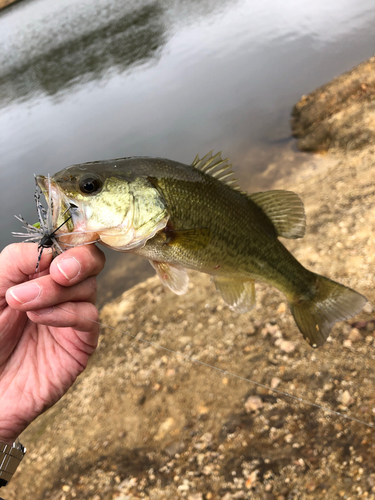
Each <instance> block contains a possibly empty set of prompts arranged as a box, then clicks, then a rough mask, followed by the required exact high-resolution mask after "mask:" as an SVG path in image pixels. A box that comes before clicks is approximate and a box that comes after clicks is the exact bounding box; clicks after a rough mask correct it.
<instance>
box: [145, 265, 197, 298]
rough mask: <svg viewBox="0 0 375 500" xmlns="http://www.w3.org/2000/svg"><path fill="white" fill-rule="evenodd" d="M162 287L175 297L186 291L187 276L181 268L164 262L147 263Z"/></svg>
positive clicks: (187, 284)
mask: <svg viewBox="0 0 375 500" xmlns="http://www.w3.org/2000/svg"><path fill="white" fill-rule="evenodd" d="M149 262H150V264H151V265H152V267H153V268H154V269H155V271H156V274H157V275H158V276H159V278H160V281H161V282H162V283H163V285H164V286H166V287H168V288H169V289H170V290H172V292H174V293H175V294H177V295H183V294H184V293H186V292H187V291H188V286H189V276H188V274H187V272H186V269H184V268H183V267H178V266H173V265H171V264H167V263H166V262H156V261H153V260H150V261H149Z"/></svg>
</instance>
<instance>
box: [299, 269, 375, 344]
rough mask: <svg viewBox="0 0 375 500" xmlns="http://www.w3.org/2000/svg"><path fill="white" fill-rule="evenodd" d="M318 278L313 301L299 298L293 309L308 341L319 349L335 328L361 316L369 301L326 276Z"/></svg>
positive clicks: (317, 275) (316, 277)
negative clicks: (341, 323)
mask: <svg viewBox="0 0 375 500" xmlns="http://www.w3.org/2000/svg"><path fill="white" fill-rule="evenodd" d="M314 276H315V279H316V282H315V285H314V288H313V289H314V291H313V294H312V295H311V296H310V297H309V298H308V297H298V298H296V300H294V301H293V302H291V303H290V304H289V306H290V309H291V311H292V314H293V316H294V319H295V322H296V323H297V326H298V328H299V329H300V331H301V333H302V335H303V336H304V338H305V339H306V340H307V341H308V342H309V344H310V345H311V346H312V347H319V346H321V345H322V344H324V342H325V341H326V339H327V337H328V335H329V332H330V331H331V328H332V327H333V325H334V324H335V323H336V322H337V321H342V320H344V319H349V318H351V317H352V316H355V315H356V314H358V313H359V312H360V311H361V309H362V308H363V306H364V305H365V304H366V302H367V299H366V297H364V296H363V295H361V294H360V293H357V292H355V291H354V290H352V289H351V288H348V287H346V286H344V285H340V284H339V283H336V282H335V281H332V280H330V279H328V278H325V277H324V276H320V275H319V274H314Z"/></svg>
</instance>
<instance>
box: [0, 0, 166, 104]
mask: <svg viewBox="0 0 375 500" xmlns="http://www.w3.org/2000/svg"><path fill="white" fill-rule="evenodd" d="M162 14H163V11H162V8H161V5H160V2H155V3H153V4H150V5H145V6H143V7H140V8H138V9H134V10H133V11H131V12H127V13H126V14H124V15H122V16H121V17H119V18H118V19H114V20H113V19H112V20H110V21H109V22H108V23H107V24H104V25H102V26H100V27H99V28H97V29H95V30H93V31H90V32H86V33H83V34H80V35H78V36H77V37H76V38H72V39H67V40H64V41H63V42H62V43H60V44H58V45H52V47H48V48H47V50H46V52H44V53H42V54H38V55H36V56H33V55H32V54H30V56H29V57H28V58H27V60H26V61H24V62H23V63H22V64H20V65H16V66H13V67H11V68H10V69H9V70H8V71H5V72H2V74H1V76H0V100H1V101H2V102H3V103H9V102H11V101H14V100H15V99H17V98H28V99H30V98H33V97H35V94H37V93H45V94H47V95H54V94H56V93H57V92H62V91H65V92H66V91H67V89H68V88H69V87H70V86H72V85H77V84H84V83H85V82H89V81H90V80H99V79H100V78H101V77H103V75H104V74H105V73H106V72H107V71H108V70H112V71H117V72H119V73H120V72H123V71H125V70H127V69H128V68H130V67H131V66H134V65H136V64H141V63H144V62H146V61H147V60H149V59H152V58H156V57H157V54H158V53H159V54H160V51H159V49H160V47H161V46H162V45H163V43H164V42H165V27H164V26H163V15H162Z"/></svg>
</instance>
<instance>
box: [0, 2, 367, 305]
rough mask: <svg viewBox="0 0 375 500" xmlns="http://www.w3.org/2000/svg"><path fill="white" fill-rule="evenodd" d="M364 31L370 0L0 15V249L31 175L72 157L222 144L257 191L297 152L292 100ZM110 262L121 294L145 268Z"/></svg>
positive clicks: (348, 58)
mask: <svg viewBox="0 0 375 500" xmlns="http://www.w3.org/2000/svg"><path fill="white" fill-rule="evenodd" d="M374 23H375V11H374V9H373V0H363V1H361V2H355V1H354V0H343V1H342V2H327V1H326V0H316V1H314V2H300V1H299V0H285V1H284V2H276V1H275V0H264V1H263V2H255V1H254V0H191V1H189V2H181V1H179V0H165V1H163V2H160V1H150V0H136V1H135V0H134V1H127V2H123V1H122V0H80V2H77V1H76V0H54V1H53V2H51V1H49V0H22V1H21V2H19V3H17V4H14V5H13V6H12V7H10V8H8V9H6V10H4V11H1V12H0V47H1V50H0V166H1V168H0V185H1V187H2V196H1V198H0V200H1V201H0V204H1V219H0V224H1V227H0V248H1V247H3V246H5V245H6V244H8V243H10V242H12V237H11V231H17V230H19V225H18V223H17V221H15V219H14V218H13V215H14V214H18V213H21V214H22V215H24V216H25V218H26V219H27V220H29V221H30V222H35V218H36V214H35V206H34V202H33V192H34V181H33V173H40V174H47V173H51V174H52V173H54V172H56V171H58V170H60V169H61V168H63V167H65V166H67V165H70V164H73V163H81V162H85V161H90V160H99V159H105V158H107V159H108V158H116V157H117V158H118V157H123V156H133V155H139V156H159V157H167V158H171V159H174V160H178V161H182V162H185V163H191V162H192V160H193V159H194V157H195V155H196V154H197V153H199V154H200V155H201V156H202V155H204V154H206V153H207V152H208V151H210V150H212V149H213V150H215V151H220V150H222V151H223V154H224V155H227V156H229V158H230V160H231V162H233V164H234V166H235V169H236V171H237V173H238V178H239V180H240V183H241V186H242V187H243V188H246V189H248V190H250V191H251V190H254V189H257V188H259V187H261V188H266V187H267V186H268V185H269V182H270V180H269V179H270V177H262V176H259V175H257V174H261V173H262V172H263V171H265V170H267V171H268V172H271V174H272V176H280V175H283V173H284V172H286V171H288V169H290V168H291V166H292V165H293V166H295V165H297V164H298V162H299V161H301V159H303V158H304V156H303V155H302V153H297V152H295V151H294V146H293V141H292V140H291V138H290V129H289V115H290V110H291V108H292V106H293V104H294V103H295V102H296V101H297V100H298V99H299V97H300V96H301V95H302V94H305V93H307V92H309V91H311V90H313V89H314V88H315V87H317V86H318V85H321V84H322V83H324V82H326V81H328V80H330V79H331V78H332V77H334V76H336V75H338V74H340V73H342V72H343V71H345V70H348V69H349V68H350V67H352V66H353V65H355V64H357V63H359V62H360V61H362V60H364V59H366V58H368V57H370V56H371V55H372V52H373V47H374V46H375V31H374V30H373V26H374ZM267 183H268V184H267ZM111 255H112V256H113V255H114V252H108V258H109V263H108V266H107V273H108V277H109V276H110V273H111V272H112V271H111V269H118V268H119V267H120V266H121V262H127V263H128V268H127V269H125V270H124V271H123V272H122V271H121V274H120V273H119V272H118V271H116V273H114V276H116V277H118V278H120V277H121V279H118V282H119V286H118V289H119V290H120V289H121V287H122V286H123V287H124V288H126V287H127V285H132V284H134V283H135V282H136V281H137V279H139V278H140V277H142V278H143V277H145V276H147V275H149V274H152V270H151V269H150V268H149V265H148V263H147V262H146V263H143V261H142V260H139V259H137V258H136V257H134V258H133V257H132V258H131V259H126V257H124V256H121V255H116V258H115V257H111ZM106 279H107V278H106V276H105V275H104V276H103V278H102V280H103V283H105V284H106V287H107V289H108V282H107V281H106ZM122 283H124V285H122ZM116 293H117V292H116ZM106 297H107V296H106ZM107 298H108V297H107Z"/></svg>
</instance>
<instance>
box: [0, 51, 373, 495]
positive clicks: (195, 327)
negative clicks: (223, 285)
mask: <svg viewBox="0 0 375 500" xmlns="http://www.w3.org/2000/svg"><path fill="white" fill-rule="evenodd" d="M373 64H374V61H373V59H371V60H370V61H369V62H367V63H363V65H361V66H362V67H363V68H367V67H370V66H371V65H373ZM368 65H370V66H368ZM361 66H358V67H357V70H358V68H360V67H361ZM357 70H356V71H357ZM340 78H341V80H340ZM340 78H339V79H336V80H335V85H336V88H337V89H338V88H339V87H338V83H337V82H338V81H343V82H346V81H347V80H346V77H345V75H344V76H343V77H340ZM358 78H359V77H358ZM358 81H359V80H358ZM330 85H331V84H328V85H327V86H325V88H326V89H327V90H326V91H325V93H324V92H323V93H322V92H321V91H320V92H318V91H315V93H313V94H311V95H310V96H307V97H305V98H304V99H303V102H304V103H305V104H304V105H303V104H301V103H300V104H298V105H297V107H298V109H299V110H300V111H301V116H302V110H303V109H307V106H309V109H311V110H312V111H311V114H312V115H314V113H315V114H316V115H317V116H318V115H319V116H321V117H323V116H324V113H323V112H322V111H321V112H320V114H319V113H318V112H317V111H314V110H316V109H318V104H315V100H316V102H317V103H319V102H322V101H324V100H325V101H326V102H327V100H328V96H330V97H329V101H330V102H331V104H332V108H331V109H335V110H336V111H335V113H334V114H333V113H331V115H330V117H328V114H327V117H326V118H324V119H323V118H322V119H321V120H320V122H319V123H322V122H324V120H328V121H329V120H330V119H331V118H333V117H335V120H336V122H335V123H336V125H337V127H338V123H339V122H338V120H339V116H340V113H341V116H342V117H343V119H344V125H345V123H346V121H345V120H346V117H347V115H346V114H345V112H344V110H345V109H347V107H346V106H347V105H348V102H349V101H350V99H351V98H350V97H348V98H346V99H344V98H343V97H342V96H343V95H344V94H345V95H349V94H348V93H346V88H347V86H346V83H345V84H344V87H343V89H342V90H341V91H340V92H337V95H336V96H335V94H334V93H333V90H330V89H333V87H330ZM314 95H315V96H316V98H314V97H313V96H314ZM351 95H352V94H351ZM356 96H360V94H356ZM354 100H355V102H356V103H357V101H358V100H359V97H355V99H354ZM340 102H341V103H343V104H342V106H343V108H342V109H343V111H340V109H341V108H340V104H339V103H340ZM360 102H361V103H362V104H361V106H362V108H361V109H362V110H363V113H362V117H363V120H364V123H367V120H368V113H370V114H371V112H372V111H371V107H369V101H368V100H367V99H361V101H360ZM333 103H336V104H335V106H333ZM370 104H371V102H370ZM314 106H315V107H314ZM349 107H350V106H349ZM296 109H297V108H296ZM319 109H322V108H319ZM357 109H359V108H358V106H357ZM295 113H296V112H295ZM303 113H304V114H303V116H304V117H305V118H304V121H305V122H306V123H310V122H311V123H318V120H317V119H316V118H314V119H311V118H310V119H309V116H308V115H307V114H305V111H304V112H303ZM358 116H359V114H358ZM309 120H310V121H309ZM366 127H368V125H366ZM363 128H365V127H363ZM332 137H333V136H332ZM335 137H336V136H335ZM370 142H371V141H370ZM370 142H367V143H366V145H364V143H362V146H361V148H359V149H356V150H345V151H339V150H336V151H333V152H332V153H330V154H328V155H311V156H309V158H308V159H307V160H306V162H305V164H304V165H303V168H301V169H300V170H299V171H298V172H297V173H294V174H292V175H291V176H290V177H289V178H287V179H283V180H282V181H281V180H280V181H278V182H277V183H276V185H275V187H276V188H284V189H292V190H294V191H296V192H297V193H298V194H299V195H300V196H301V198H302V199H303V200H304V203H305V207H306V213H307V234H306V236H305V237H304V238H303V240H301V241H288V242H286V243H287V244H288V247H289V248H290V249H291V251H293V253H294V255H295V256H296V257H297V258H298V259H299V260H300V261H302V262H303V264H304V265H306V266H307V267H309V268H310V269H312V270H313V271H315V272H319V273H322V274H325V275H327V276H329V277H331V278H332V279H335V280H338V281H341V282H343V283H344V284H346V285H349V286H351V287H353V288H355V289H357V290H358V291H360V292H362V293H363V294H365V295H366V296H367V297H368V298H369V300H370V305H368V306H366V308H365V310H364V311H363V312H362V313H361V314H360V315H359V316H357V317H356V318H355V319H353V320H350V321H346V322H342V323H340V324H338V325H337V326H336V327H335V328H334V329H333V331H332V334H331V336H330V338H329V341H328V342H327V343H326V345H325V346H323V347H322V348H320V349H318V350H312V349H311V348H310V347H309V346H308V345H307V344H306V342H305V341H304V340H303V339H302V337H301V335H300V334H299V332H298V331H297V328H296V326H295V325H294V322H293V320H292V318H291V315H290V313H289V311H288V310H287V307H286V304H285V299H284V297H283V296H282V295H281V294H279V293H278V292H277V291H276V290H275V289H272V288H271V287H268V286H265V285H262V284H260V285H258V286H257V307H256V309H255V310H254V311H252V312H251V313H247V314H243V315H238V314H235V313H232V312H231V311H230V310H229V309H228V308H227V307H226V306H225V305H223V303H222V301H221V299H220V297H219V296H218V294H216V293H215V292H214V287H213V285H212V283H210V280H209V278H208V277H206V276H204V275H199V274H192V285H191V287H190V289H189V292H188V293H187V294H186V295H185V296H180V297H177V296H175V295H173V294H172V293H170V292H169V291H166V290H165V289H163V287H162V286H161V285H160V283H159V282H158V280H157V278H151V279H149V280H148V281H146V282H145V283H142V284H140V285H137V286H135V287H134V288H133V289H131V290H129V291H127V292H126V293H124V294H123V295H122V297H120V298H119V299H117V300H116V301H114V302H112V303H110V304H108V305H106V306H105V307H104V308H103V309H102V311H101V320H102V322H103V323H104V324H106V325H110V327H104V328H103V333H102V336H101V341H100V345H99V348H98V350H97V352H96V354H95V356H94V357H93V359H92V361H91V363H90V366H89V368H88V369H87V370H86V372H85V373H84V374H83V375H81V376H80V377H79V379H78V380H77V382H76V383H75V384H74V386H73V387H72V389H71V390H70V391H69V392H68V394H66V396H65V397H64V398H63V399H62V400H61V401H60V402H59V404H57V405H56V406H55V407H53V408H52V409H51V410H49V411H48V412H46V413H45V414H44V415H42V416H41V417H40V418H39V419H38V420H37V421H36V422H35V423H34V424H33V425H32V426H30V427H29V429H27V430H26V432H25V433H24V434H23V436H22V437H21V441H22V442H23V444H24V445H25V446H26V447H27V448H28V453H27V455H26V457H25V459H24V461H23V463H22V464H21V468H20V470H19V471H17V474H16V476H15V477H14V479H13V481H12V482H11V484H10V485H9V487H8V488H6V491H4V495H5V497H6V499H7V500H12V499H17V500H26V499H27V500H29V499H30V498H32V499H33V500H42V499H43V500H47V499H48V500H58V499H59V500H62V499H64V500H70V499H85V500H87V499H91V500H113V499H117V500H125V499H130V500H131V499H135V498H152V499H164V498H166V499H176V498H186V499H190V500H200V499H205V500H206V499H225V500H230V499H241V498H251V499H254V500H255V499H262V500H263V499H265V500H283V499H284V500H286V499H292V498H295V499H297V498H298V499H308V500H310V499H311V500H313V499H314V500H315V499H317V498H329V499H336V498H338V499H339V498H347V499H349V498H350V499H354V498H355V499H357V498H366V499H367V500H369V499H375V443H374V428H370V427H367V426H366V425H364V424H361V423H358V422H354V421H350V420H346V419H345V418H343V417H340V416H338V415H336V414H332V413H327V412H325V411H324V410H321V409H319V408H317V407H316V406H311V405H307V404H305V403H302V402H300V401H296V400H292V399H290V398H288V397H287V396H283V395H281V394H280V393H275V392H272V391H270V390H268V389H264V388H262V387H259V386H255V385H254V384H252V383H251V382H247V381H245V380H243V379H240V378H236V377H233V376H232V375H230V374H229V373H228V372H230V373H234V374H237V375H239V376H240V377H245V378H249V379H252V380H255V381H257V382H259V383H261V384H265V385H267V386H272V387H273V388H276V389H278V390H280V391H283V392H288V393H291V394H293V395H295V396H297V397H299V398H303V399H305V400H308V401H311V402H313V403H317V404H319V405H322V406H324V407H328V408H331V409H332V410H334V411H339V412H343V413H345V414H348V415H351V416H353V417H356V418H358V419H361V420H363V421H365V422H367V423H369V424H372V425H374V424H375V392H374V386H375V333H374V330H375V317H374V314H373V308H372V306H371V303H374V300H375V293H374V286H373V283H374V266H375V196H374V194H375V188H374V186H375V168H374V160H375V147H374V146H372V145H371V144H370ZM124 258H126V257H124ZM113 328H118V329H120V330H123V331H124V332H126V333H121V332H120V331H118V330H115V329H113ZM127 334H130V335H132V336H135V337H136V338H134V337H129V336H128V335H127ZM140 339H144V340H146V341H148V342H151V343H152V344H150V343H145V342H142V341H141V340H140ZM156 345H158V346H163V347H165V348H166V349H167V350H163V349H161V348H160V347H157V346H156ZM169 349H171V350H176V351H178V352H180V353H182V354H183V355H184V356H185V357H182V356H179V355H177V354H175V353H173V352H171V351H170V350H169ZM187 357H192V358H194V359H196V360H199V361H201V362H203V363H206V364H208V365H214V366H216V367H219V368H220V369H222V370H225V372H224V371H222V372H220V371H217V370H215V369H213V368H210V367H208V366H205V365H202V364H198V363H197V362H193V361H190V360H189V359H187Z"/></svg>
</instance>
